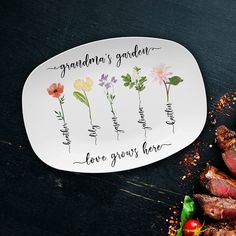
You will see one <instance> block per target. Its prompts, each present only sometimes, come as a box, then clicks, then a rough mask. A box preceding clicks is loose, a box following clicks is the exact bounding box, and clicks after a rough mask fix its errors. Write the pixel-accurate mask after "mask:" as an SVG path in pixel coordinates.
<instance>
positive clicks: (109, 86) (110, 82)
mask: <svg viewBox="0 0 236 236" xmlns="http://www.w3.org/2000/svg"><path fill="white" fill-rule="evenodd" d="M116 82H117V79H116V78H115V76H112V77H109V75H108V74H107V75H105V74H102V75H101V77H100V79H99V83H98V85H99V86H101V87H102V88H104V92H105V94H106V98H107V101H108V102H109V105H110V109H111V113H112V122H113V127H114V130H115V132H116V139H117V140H119V137H120V133H124V130H122V129H120V124H119V122H118V117H117V115H116V112H115V109H114V100H115V97H116V96H115V91H114V87H115V84H116Z"/></svg>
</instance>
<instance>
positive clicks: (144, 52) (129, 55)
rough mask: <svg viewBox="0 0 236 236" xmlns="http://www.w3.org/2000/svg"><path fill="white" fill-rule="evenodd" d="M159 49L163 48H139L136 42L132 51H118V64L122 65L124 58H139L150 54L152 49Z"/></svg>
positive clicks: (118, 65)
mask: <svg viewBox="0 0 236 236" xmlns="http://www.w3.org/2000/svg"><path fill="white" fill-rule="evenodd" d="M157 49H161V48H155V47H144V48H141V49H139V47H138V45H137V44H136V45H135V46H134V49H133V50H132V51H127V52H124V53H117V54H116V59H117V62H116V66H117V67H120V65H121V64H122V62H123V61H122V60H123V59H132V58H138V57H139V56H142V55H147V56H148V55H149V54H150V52H151V51H154V50H157Z"/></svg>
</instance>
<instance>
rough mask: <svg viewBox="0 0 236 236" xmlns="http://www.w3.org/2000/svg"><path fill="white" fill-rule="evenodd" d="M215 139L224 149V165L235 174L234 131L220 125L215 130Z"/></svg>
mask: <svg viewBox="0 0 236 236" xmlns="http://www.w3.org/2000/svg"><path fill="white" fill-rule="evenodd" d="M216 140H217V144H218V146H219V147H220V148H221V149H223V150H224V153H223V154H222V157H223V160H224V162H225V164H226V166H227V167H228V169H229V170H230V171H231V172H232V174H233V175H234V176H236V132H234V131H232V130H229V129H228V128H227V127H225V126H224V125H221V126H219V127H218V128H217V130H216Z"/></svg>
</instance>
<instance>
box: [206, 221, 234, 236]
mask: <svg viewBox="0 0 236 236" xmlns="http://www.w3.org/2000/svg"><path fill="white" fill-rule="evenodd" d="M203 235H204V236H236V223H235V222H232V223H229V222H222V223H216V224H210V225H207V226H206V227H205V229H204V234H203Z"/></svg>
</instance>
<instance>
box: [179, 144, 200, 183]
mask: <svg viewBox="0 0 236 236" xmlns="http://www.w3.org/2000/svg"><path fill="white" fill-rule="evenodd" d="M200 144H201V143H200V142H197V143H194V144H193V150H191V151H189V152H187V153H185V154H184V159H183V161H180V162H179V165H180V166H184V167H185V169H186V173H185V174H184V175H183V176H181V177H180V179H182V180H185V179H187V178H189V177H190V176H191V175H192V169H193V167H195V166H197V163H198V161H199V160H200V158H201V156H200V154H199V147H200Z"/></svg>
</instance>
